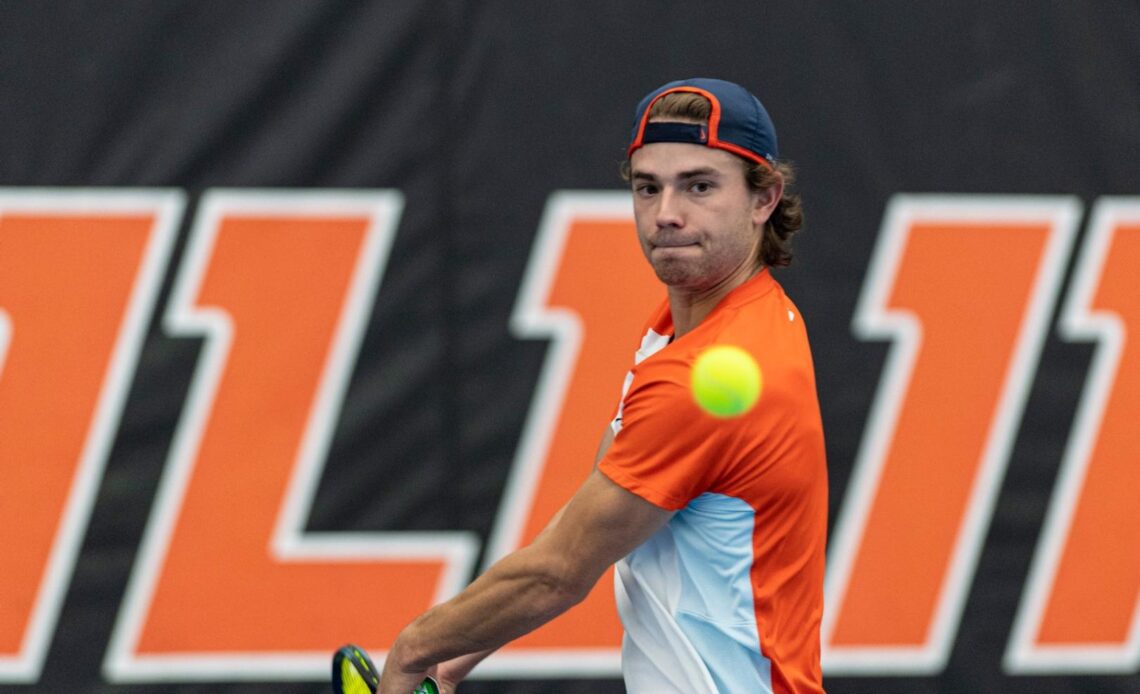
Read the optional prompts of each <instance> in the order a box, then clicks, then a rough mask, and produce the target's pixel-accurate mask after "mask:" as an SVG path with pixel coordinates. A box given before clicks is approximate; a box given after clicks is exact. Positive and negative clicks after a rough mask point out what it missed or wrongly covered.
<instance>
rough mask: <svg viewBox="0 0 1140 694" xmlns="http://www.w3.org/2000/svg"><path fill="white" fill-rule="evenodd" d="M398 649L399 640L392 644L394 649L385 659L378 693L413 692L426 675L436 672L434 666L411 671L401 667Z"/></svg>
mask: <svg viewBox="0 0 1140 694" xmlns="http://www.w3.org/2000/svg"><path fill="white" fill-rule="evenodd" d="M398 649H399V644H398V642H397V644H396V645H393V646H392V650H391V651H389V652H388V657H387V658H386V659H385V660H384V672H383V674H381V675H380V688H379V689H377V690H376V691H377V694H412V692H413V691H415V689H416V687H418V686H420V682H423V681H424V678H425V677H427V676H428V675H432V676H434V674H435V673H434V670H435V668H434V667H433V668H429V669H427V670H419V671H411V670H408V669H405V668H403V667H401V666H400V664H399V657H398V653H397V651H398Z"/></svg>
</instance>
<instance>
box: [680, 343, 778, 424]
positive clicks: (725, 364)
mask: <svg viewBox="0 0 1140 694" xmlns="http://www.w3.org/2000/svg"><path fill="white" fill-rule="evenodd" d="M692 381H693V398H694V399H695V400H696V401H697V404H698V405H700V406H701V408H702V409H704V411H705V412H708V413H709V414H711V415H712V416H714V417H738V416H740V415H742V414H744V413H745V412H747V411H748V410H750V409H752V406H753V405H755V404H756V401H757V400H759V399H760V390H761V389H762V388H763V385H764V383H763V377H762V376H761V374H760V366H759V365H758V364H757V363H756V360H755V359H753V358H752V355H751V354H749V353H748V352H747V351H745V350H744V349H742V348H740V347H736V346H733V345H713V346H712V347H709V348H708V349H706V350H705V351H703V352H701V354H700V355H699V356H697V360H696V361H695V362H693V372H692Z"/></svg>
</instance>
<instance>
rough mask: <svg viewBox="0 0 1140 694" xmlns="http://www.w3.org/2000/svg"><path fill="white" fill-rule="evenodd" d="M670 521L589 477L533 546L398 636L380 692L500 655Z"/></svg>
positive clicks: (600, 477) (611, 485) (616, 488)
mask: <svg viewBox="0 0 1140 694" xmlns="http://www.w3.org/2000/svg"><path fill="white" fill-rule="evenodd" d="M604 443H605V442H603V444H604ZM603 448H604V446H603ZM671 515H672V514H671V512H669V511H665V510H663V509H661V508H659V507H657V506H654V505H653V504H651V503H649V502H648V501H645V500H644V499H642V498H640V497H638V496H637V495H635V494H633V493H631V492H629V491H627V490H625V489H624V488H622V487H620V486H618V485H617V484H615V483H614V482H612V481H611V480H610V479H609V478H608V477H606V476H605V475H603V474H602V473H601V472H598V471H597V470H594V472H593V473H591V475H590V476H589V478H587V480H586V481H585V482H584V483H583V485H582V487H581V488H579V490H578V492H577V493H576V494H575V495H574V497H573V498H572V499H571V500H570V502H569V503H568V504H567V505H566V507H565V508H564V509H563V510H562V512H561V513H560V514H559V515H558V516H556V517H555V519H554V520H553V521H552V522H551V524H550V525H549V526H547V528H546V529H545V530H543V532H542V533H541V534H540V535H539V536H538V537H537V538H535V541H534V542H533V543H532V544H530V545H528V546H526V547H524V548H522V549H520V550H518V551H517V552H514V553H513V554H510V555H508V556H507V557H504V558H503V559H502V560H501V561H499V562H498V563H496V564H495V565H494V566H493V567H491V569H490V570H488V571H487V573H485V574H483V575H482V576H480V577H479V578H478V579H476V580H475V582H474V583H472V584H471V585H470V586H468V588H467V589H466V590H464V591H463V592H462V593H460V594H459V595H458V596H456V597H455V598H453V599H452V600H450V601H448V602H446V603H444V604H442V605H439V606H437V607H435V608H433V609H431V610H429V611H428V612H426V613H424V614H423V615H422V616H421V617H420V618H418V619H417V620H415V621H414V622H412V624H410V625H409V626H408V627H407V628H406V629H404V631H403V632H401V634H400V636H399V637H398V638H397V639H396V643H395V644H394V645H393V647H392V650H391V651H390V652H389V655H388V662H387V663H386V665H385V668H384V679H383V680H382V682H381V691H382V692H387V691H389V689H388V688H387V687H389V686H390V687H391V689H390V691H392V692H402V691H404V690H405V689H408V690H410V689H411V687H414V686H415V684H417V683H418V682H419V679H417V678H420V677H421V676H422V674H423V673H424V672H426V671H427V669H428V668H429V667H431V666H433V665H436V664H437V663H441V662H444V661H447V660H450V659H452V658H456V657H458V656H462V655H466V654H468V653H476V652H479V651H486V650H492V649H495V648H498V647H499V646H501V645H503V644H504V643H506V642H508V641H510V640H512V639H515V638H518V637H519V636H522V635H523V634H526V633H528V632H530V631H532V630H534V629H536V628H537V627H539V626H541V625H542V624H545V623H546V622H548V621H550V620H551V619H553V618H554V617H556V616H558V615H559V614H561V613H562V612H564V611H566V610H567V609H569V608H570V607H571V606H573V605H575V604H577V603H578V602H580V601H581V600H582V599H584V598H585V597H586V595H587V594H588V593H589V591H590V588H592V587H593V585H594V583H595V582H597V580H598V578H599V577H600V576H601V574H602V573H603V572H604V571H605V570H606V569H607V568H608V567H609V566H610V565H611V564H613V563H614V562H615V561H617V560H618V559H620V558H622V557H623V556H625V555H626V554H628V553H629V552H630V551H632V550H633V549H634V548H636V547H637V546H638V545H640V544H641V543H642V542H644V541H645V540H646V539H648V538H649V537H650V536H651V535H652V534H653V533H654V532H656V531H657V530H658V529H659V528H660V527H661V526H662V525H664V524H665V523H666V521H668V520H669V517H670V516H671ZM409 683H410V685H411V686H405V685H406V684H409Z"/></svg>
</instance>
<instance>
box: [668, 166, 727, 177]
mask: <svg viewBox="0 0 1140 694" xmlns="http://www.w3.org/2000/svg"><path fill="white" fill-rule="evenodd" d="M719 175H720V171H717V170H716V169H714V168H711V167H701V168H699V169H690V170H688V171H682V172H681V173H680V174H678V175H677V177H678V178H698V177H701V176H719Z"/></svg>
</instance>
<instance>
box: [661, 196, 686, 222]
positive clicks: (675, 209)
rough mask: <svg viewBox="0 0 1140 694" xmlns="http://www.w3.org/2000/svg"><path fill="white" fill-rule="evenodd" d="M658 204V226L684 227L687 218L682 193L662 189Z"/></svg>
mask: <svg viewBox="0 0 1140 694" xmlns="http://www.w3.org/2000/svg"><path fill="white" fill-rule="evenodd" d="M659 200H660V202H659V203H658V205H657V226H658V227H682V226H684V225H685V219H684V216H683V214H682V212H683V210H682V200H681V195H680V193H678V192H676V191H674V190H672V189H669V188H666V189H664V190H662V191H661V195H660V198H659Z"/></svg>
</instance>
